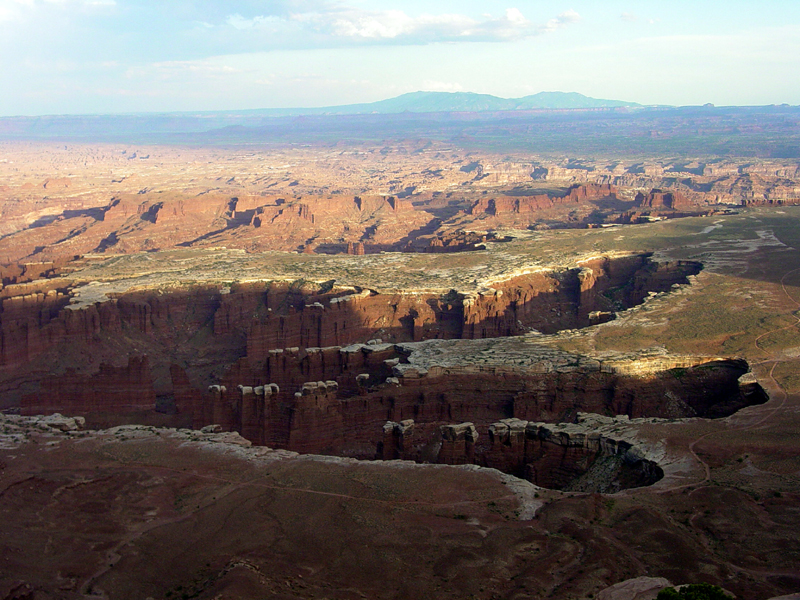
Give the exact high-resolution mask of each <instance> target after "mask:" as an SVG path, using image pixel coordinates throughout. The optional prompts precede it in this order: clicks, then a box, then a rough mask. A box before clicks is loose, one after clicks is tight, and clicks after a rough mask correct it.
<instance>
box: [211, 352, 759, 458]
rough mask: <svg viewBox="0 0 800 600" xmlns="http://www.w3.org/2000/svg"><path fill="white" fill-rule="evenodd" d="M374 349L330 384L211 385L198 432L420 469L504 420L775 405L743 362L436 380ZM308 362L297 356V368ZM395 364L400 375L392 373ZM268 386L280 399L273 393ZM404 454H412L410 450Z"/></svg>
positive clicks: (701, 412) (686, 413)
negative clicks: (459, 437) (417, 464)
mask: <svg viewBox="0 0 800 600" xmlns="http://www.w3.org/2000/svg"><path fill="white" fill-rule="evenodd" d="M387 347H388V348H387ZM369 348H370V347H369V346H360V347H358V348H355V349H354V348H340V349H325V350H326V351H327V352H329V353H332V352H333V350H338V352H339V353H340V355H341V356H342V359H341V360H340V362H339V363H338V367H337V368H334V369H330V370H328V371H325V372H323V371H316V374H319V375H324V376H328V377H330V379H328V380H325V381H323V380H320V381H312V382H305V383H303V384H302V385H301V386H300V391H294V390H295V389H296V386H290V387H289V388H288V389H287V388H285V387H283V388H282V387H280V386H278V385H277V384H274V383H272V384H271V385H266V384H264V383H259V382H258V381H257V379H258V378H257V377H256V380H255V381H254V382H253V385H252V386H251V385H249V383H248V385H246V386H242V385H239V386H236V387H234V386H212V387H211V388H209V391H208V392H207V393H206V394H205V396H204V398H203V399H202V400H201V402H200V405H199V406H198V407H197V408H196V410H195V425H196V426H198V427H200V426H204V425H210V424H220V425H222V426H223V427H224V428H227V429H234V430H236V431H239V432H240V433H242V435H244V436H245V437H248V435H250V436H251V437H250V438H249V439H251V441H253V442H255V443H263V444H266V445H269V446H277V447H286V448H288V449H291V450H297V451H300V452H314V453H331V454H344V455H347V456H353V457H356V458H373V457H375V456H378V457H381V456H385V455H392V456H394V455H397V457H401V458H407V459H412V460H419V459H421V457H422V456H423V454H424V453H425V452H427V450H426V448H429V447H430V446H431V445H432V444H437V443H439V442H442V440H441V439H440V438H439V437H438V436H439V432H440V429H441V427H442V426H446V425H450V424H453V423H461V422H469V423H471V424H473V425H474V426H475V427H476V428H477V430H478V431H486V430H487V429H488V428H489V427H490V426H491V425H492V424H493V423H496V422H497V421H501V420H503V419H509V418H515V419H521V420H524V421H526V422H527V421H532V422H533V421H549V422H571V421H573V420H575V418H576V417H577V415H578V413H580V412H590V413H597V414H610V415H627V416H629V417H631V418H638V417H660V418H681V417H694V416H702V417H720V416H726V415H728V414H732V413H733V412H735V411H736V410H738V409H740V408H742V407H743V406H747V405H749V404H755V403H760V402H764V401H765V400H766V395H765V394H764V393H763V390H761V389H760V387H757V384H755V386H756V387H755V388H754V387H753V385H754V384H752V383H747V384H741V383H740V378H741V377H742V376H743V375H744V374H745V373H747V371H748V365H747V363H745V362H744V361H741V360H715V361H710V362H707V363H703V364H699V365H695V366H692V367H688V368H687V367H684V366H681V367H674V368H666V369H664V370H660V371H656V372H648V373H647V374H643V375H637V374H627V373H624V372H618V371H617V370H616V369H615V368H613V367H610V366H607V365H603V364H600V363H598V364H597V365H595V366H593V367H588V368H587V367H580V368H564V369H560V370H550V371H545V372H539V373H533V372H530V371H524V370H520V371H509V370H507V369H477V368H472V369H468V368H449V369H441V368H440V369H436V370H435V371H427V372H426V371H425V370H424V369H422V368H419V367H416V368H415V367H413V366H412V365H410V364H408V363H407V362H405V363H403V362H401V361H407V360H408V356H407V354H406V350H405V349H404V347H403V346H396V347H391V345H388V344H384V345H383V346H382V347H379V352H378V353H377V354H378V356H376V357H374V358H373V362H372V364H370V360H369V357H370V356H372V355H373V352H372V351H370V350H369ZM359 354H361V355H362V356H360V357H359V356H358V355H359ZM284 358H287V357H284ZM305 358H307V357H305ZM412 358H413V354H412ZM379 359H382V361H381V363H382V364H381V363H378V360H379ZM302 360H303V358H299V357H298V362H300V361H302ZM374 367H379V369H378V371H375V370H373V368H374ZM389 367H392V369H393V371H392V373H391V375H390V376H384V375H383V374H385V373H386V372H387V369H388V368H389ZM401 367H405V368H401ZM337 371H338V372H337ZM267 387H270V389H272V390H274V391H273V392H271V393H269V394H266V393H265V392H266V390H267ZM259 389H262V390H263V391H262V392H256V393H255V395H253V393H252V392H251V391H250V390H259ZM280 390H284V391H280ZM253 403H255V404H254V405H253ZM251 405H252V406H255V408H253V407H252V406H251ZM200 415H202V417H201V416H200ZM247 415H249V416H247ZM253 415H261V416H260V417H258V418H257V419H256V418H255V417H253ZM269 415H276V416H275V417H274V419H273V418H271V417H270V416H269ZM406 421H413V423H414V427H413V437H414V442H413V444H411V443H410V442H409V440H408V439H407V438H406V437H404V438H403V440H404V441H403V442H402V444H401V443H400V442H399V441H398V440H395V441H394V442H391V441H390V440H387V438H386V437H385V436H386V431H385V429H384V425H385V424H386V423H387V422H392V423H395V424H400V423H404V422H406ZM245 422H246V423H247V426H246V428H245V425H244V424H245ZM391 435H392V436H394V437H397V435H398V434H397V431H395V429H392V434H391ZM451 437H452V436H451ZM392 439H394V438H392ZM448 439H449V438H448ZM453 439H456V438H453ZM490 441H491V438H485V439H484V438H482V439H481V440H480V441H478V440H477V439H472V443H473V444H474V451H475V452H476V453H486V452H489V455H490V454H491V452H490V450H491V449H490V448H489V446H488V444H490ZM387 442H389V443H388V445H387ZM442 443H444V442H442ZM399 446H403V447H404V450H402V452H401V451H400V450H398V448H399ZM443 447H445V448H446V447H447V446H446V445H445V446H443ZM447 452H449V453H450V454H452V455H453V456H456V455H457V454H458V453H457V452H455V450H452V449H450V450H447ZM507 468H508V469H509V471H513V470H514V469H512V468H511V467H510V466H507Z"/></svg>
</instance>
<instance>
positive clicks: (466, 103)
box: [237, 92, 641, 117]
mask: <svg viewBox="0 0 800 600" xmlns="http://www.w3.org/2000/svg"><path fill="white" fill-rule="evenodd" d="M625 106H641V104H636V103H635V102H623V101H621V100H599V99H597V98H590V97H589V96H584V95H583V94H578V93H576V92H539V93H538V94H533V95H531V96H525V97H523V98H498V97H497V96H492V95H490V94H474V93H472V92H410V93H408V94H403V95H401V96H397V97H396V98H389V99H388V100H379V101H377V102H370V103H366V104H345V105H342V106H327V107H322V108H268V109H261V110H252V111H237V112H246V113H252V114H259V115H263V116H275V117H278V116H280V117H288V116H300V115H322V114H331V115H357V114H395V113H403V112H413V113H435V112H487V111H488V112H496V111H504V110H537V109H539V110H560V109H569V108H584V109H586V108H620V107H625Z"/></svg>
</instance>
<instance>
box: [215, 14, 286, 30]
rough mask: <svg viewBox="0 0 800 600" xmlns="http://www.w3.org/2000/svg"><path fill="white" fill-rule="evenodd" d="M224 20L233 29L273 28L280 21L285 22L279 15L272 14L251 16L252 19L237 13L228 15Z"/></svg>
mask: <svg viewBox="0 0 800 600" xmlns="http://www.w3.org/2000/svg"><path fill="white" fill-rule="evenodd" d="M225 22H226V23H227V24H228V25H230V26H231V27H233V28H234V29H239V30H244V29H265V28H274V27H275V26H276V25H278V24H280V23H281V22H284V23H285V21H284V20H283V19H281V18H280V17H276V16H272V15H269V16H266V17H265V16H258V17H253V18H252V19H245V18H244V17H243V16H242V15H240V14H239V13H235V14H232V15H228V18H227V19H225Z"/></svg>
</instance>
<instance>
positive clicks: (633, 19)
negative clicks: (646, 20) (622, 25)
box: [619, 12, 639, 23]
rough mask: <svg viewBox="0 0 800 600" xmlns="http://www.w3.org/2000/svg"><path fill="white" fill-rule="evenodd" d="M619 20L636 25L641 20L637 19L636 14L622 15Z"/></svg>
mask: <svg viewBox="0 0 800 600" xmlns="http://www.w3.org/2000/svg"><path fill="white" fill-rule="evenodd" d="M619 18H620V19H622V20H623V21H627V22H628V23H634V22H636V21H638V20H639V17H637V16H636V15H635V14H633V13H629V12H624V13H622V14H621V15H620V16H619Z"/></svg>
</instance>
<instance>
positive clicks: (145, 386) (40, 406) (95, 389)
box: [21, 356, 156, 415]
mask: <svg viewBox="0 0 800 600" xmlns="http://www.w3.org/2000/svg"><path fill="white" fill-rule="evenodd" d="M155 403H156V394H155V390H154V389H153V381H152V376H151V374H150V364H149V362H148V360H147V357H146V356H145V357H140V358H130V359H129V360H128V364H127V365H126V366H125V367H113V366H110V365H106V364H101V365H100V370H99V371H98V372H97V373H96V374H94V375H91V376H88V375H80V374H78V373H76V372H75V371H74V370H72V369H68V370H67V372H66V373H65V374H63V375H60V376H51V377H48V378H46V379H44V380H43V381H42V382H41V386H40V389H39V392H38V393H36V394H32V395H26V396H23V397H22V403H21V411H22V414H23V415H37V414H49V413H53V412H58V411H60V410H64V409H65V408H66V409H67V410H68V411H69V412H70V413H72V414H84V415H85V414H96V413H127V412H133V411H139V410H153V409H154V408H155Z"/></svg>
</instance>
